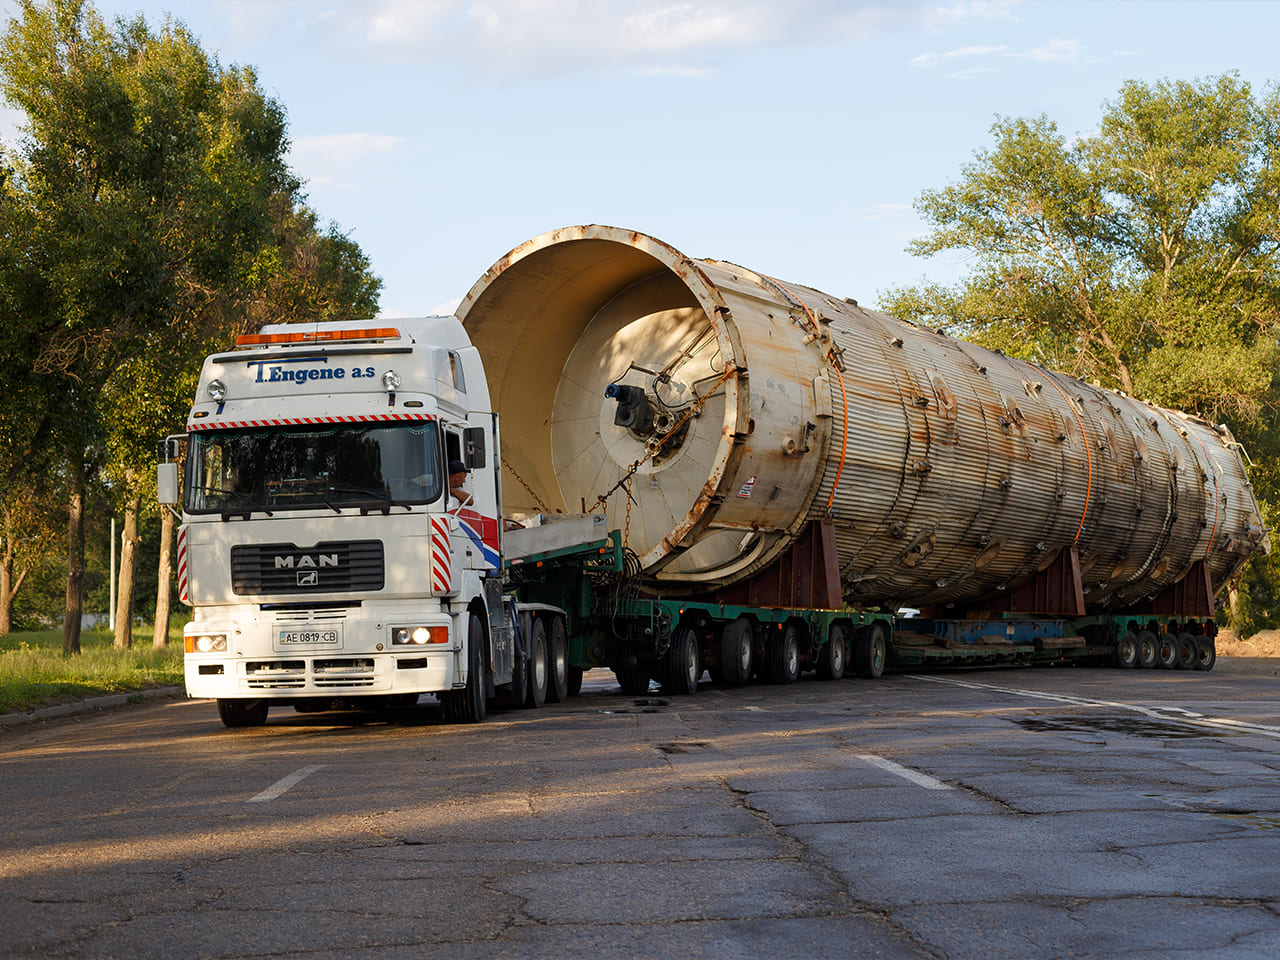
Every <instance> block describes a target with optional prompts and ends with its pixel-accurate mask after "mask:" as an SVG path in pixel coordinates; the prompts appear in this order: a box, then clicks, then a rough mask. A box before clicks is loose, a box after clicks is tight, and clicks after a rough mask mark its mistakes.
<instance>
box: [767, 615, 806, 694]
mask: <svg viewBox="0 0 1280 960" xmlns="http://www.w3.org/2000/svg"><path fill="white" fill-rule="evenodd" d="M767 649H768V652H769V680H770V681H772V682H773V683H795V682H796V680H798V679H799V678H800V631H799V630H797V629H796V627H795V625H794V624H790V623H789V624H787V625H786V626H785V627H783V628H782V630H781V632H779V631H778V630H776V629H775V630H771V631H770V632H769V640H768V647H767Z"/></svg>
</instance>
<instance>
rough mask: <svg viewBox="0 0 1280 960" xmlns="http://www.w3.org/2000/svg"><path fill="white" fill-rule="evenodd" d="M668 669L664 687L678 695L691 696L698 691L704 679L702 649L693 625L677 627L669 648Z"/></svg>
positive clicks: (665, 673)
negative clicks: (700, 681) (699, 683)
mask: <svg viewBox="0 0 1280 960" xmlns="http://www.w3.org/2000/svg"><path fill="white" fill-rule="evenodd" d="M665 666H666V669H665V671H664V673H663V681H662V688H663V690H666V691H667V692H669V693H673V694H675V695H676V696H682V697H683V696H690V695H692V694H694V693H697V692H698V681H699V680H701V679H702V651H701V649H699V647H698V634H697V632H696V631H695V630H694V629H693V627H688V626H681V627H676V632H675V633H673V634H672V635H671V646H670V647H668V648H667V662H666V665H665Z"/></svg>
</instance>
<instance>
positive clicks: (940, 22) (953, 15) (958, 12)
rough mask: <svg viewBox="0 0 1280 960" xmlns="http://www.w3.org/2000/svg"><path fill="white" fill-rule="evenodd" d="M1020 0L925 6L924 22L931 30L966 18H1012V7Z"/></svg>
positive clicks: (948, 25)
mask: <svg viewBox="0 0 1280 960" xmlns="http://www.w3.org/2000/svg"><path fill="white" fill-rule="evenodd" d="M1020 2H1021V0H962V2H960V3H952V4H950V5H948V6H926V7H925V8H924V9H923V11H922V19H923V20H924V24H925V26H926V27H928V28H929V29H931V30H944V29H947V28H949V27H954V26H955V25H956V24H959V23H963V22H965V21H967V20H1014V21H1016V20H1017V19H1018V18H1017V16H1016V15H1015V14H1014V12H1013V9H1014V7H1016V6H1018V4H1019V3H1020Z"/></svg>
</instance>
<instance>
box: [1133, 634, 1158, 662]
mask: <svg viewBox="0 0 1280 960" xmlns="http://www.w3.org/2000/svg"><path fill="white" fill-rule="evenodd" d="M1159 650H1160V642H1159V641H1158V640H1157V639H1156V635H1155V634H1154V633H1152V632H1151V631H1150V630H1143V631H1141V632H1140V633H1139V634H1138V668H1139V669H1141V670H1150V669H1151V668H1152V667H1154V666H1155V665H1156V659H1157V657H1158V656H1159Z"/></svg>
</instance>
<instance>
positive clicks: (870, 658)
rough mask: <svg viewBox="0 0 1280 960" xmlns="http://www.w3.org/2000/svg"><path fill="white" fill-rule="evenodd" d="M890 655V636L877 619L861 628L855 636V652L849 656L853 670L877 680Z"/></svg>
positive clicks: (860, 675) (864, 676)
mask: <svg viewBox="0 0 1280 960" xmlns="http://www.w3.org/2000/svg"><path fill="white" fill-rule="evenodd" d="M888 655H889V638H888V635H887V634H886V633H885V630H884V624H883V623H881V622H880V621H879V620H877V621H876V622H875V623H871V624H868V625H867V626H865V627H863V628H862V629H861V630H859V631H858V632H857V633H856V634H854V637H853V652H852V654H851V655H850V657H849V660H850V662H851V663H852V665H853V672H854V674H856V675H857V676H859V677H863V678H865V679H867V680H875V679H877V678H878V677H880V676H881V675H882V674H883V673H884V664H885V660H886V659H887V658H888Z"/></svg>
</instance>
